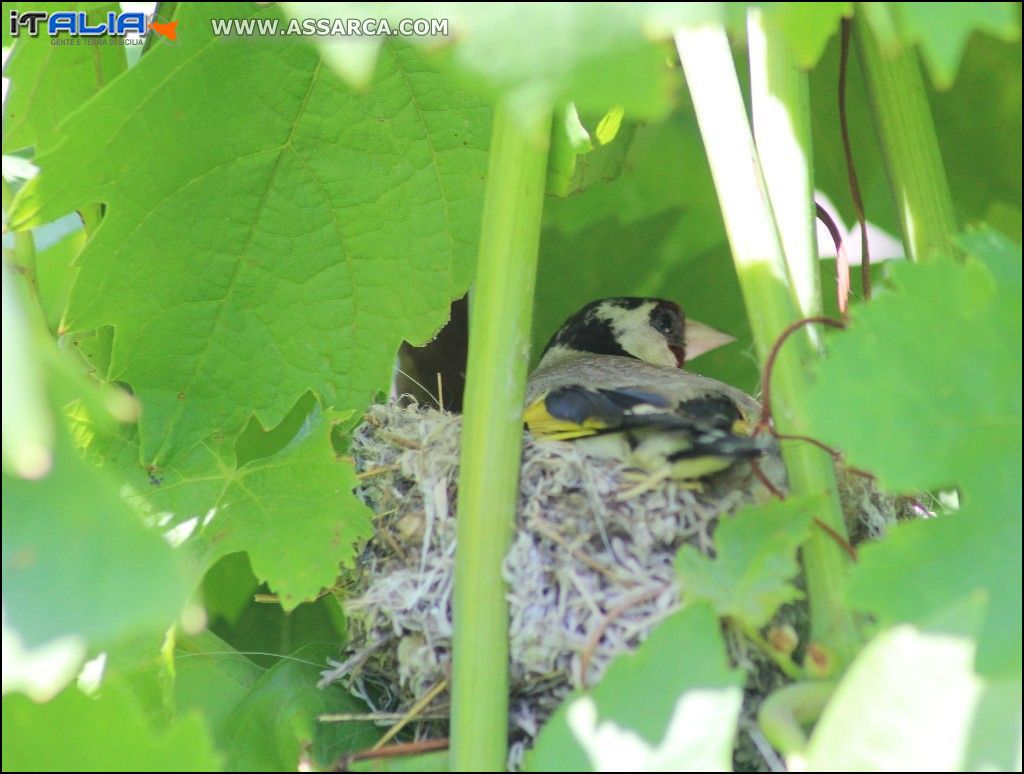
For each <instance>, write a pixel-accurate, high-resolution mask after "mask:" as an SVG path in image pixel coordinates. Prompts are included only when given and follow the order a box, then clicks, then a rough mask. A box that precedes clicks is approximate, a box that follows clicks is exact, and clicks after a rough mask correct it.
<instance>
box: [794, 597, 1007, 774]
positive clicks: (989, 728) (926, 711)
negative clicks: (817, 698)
mask: <svg viewBox="0 0 1024 774" xmlns="http://www.w3.org/2000/svg"><path fill="white" fill-rule="evenodd" d="M895 590H898V591H902V589H900V588H899V587H894V591H895ZM981 609H982V605H980V604H978V600H974V602H973V603H967V604H964V605H961V606H958V607H956V608H954V609H951V610H950V611H949V613H948V614H947V615H946V617H945V621H942V622H937V621H936V622H933V623H937V624H939V625H937V626H933V627H931V628H932V631H921V630H919V629H917V628H915V627H913V626H910V625H906V624H904V625H901V626H896V627H893V628H891V629H887V630H885V631H883V632H881V633H880V634H878V635H877V636H876V637H875V638H874V639H873V640H872V641H871V642H870V643H868V645H867V647H865V648H864V650H863V651H861V653H860V654H859V655H858V656H857V658H856V660H855V661H854V663H853V664H852V665H851V666H850V668H849V670H848V671H847V672H846V674H845V675H844V676H843V678H842V680H841V681H840V683H839V686H838V687H837V688H836V692H835V694H834V695H833V697H832V699H831V701H830V702H829V704H828V706H827V707H826V708H825V712H824V713H823V714H822V717H821V719H820V720H819V721H818V723H817V725H816V726H815V729H814V735H813V736H812V737H811V742H810V745H809V746H808V749H807V752H806V760H805V761H804V763H805V764H806V765H805V768H806V770H808V771H908V770H914V771H1014V770H1015V769H1019V768H1020V743H1021V730H1020V706H1021V687H1020V680H1019V678H1012V677H1011V678H1008V679H1003V680H997V681H985V680H981V679H980V678H979V677H978V676H977V675H976V674H975V672H974V670H973V668H972V661H973V660H974V653H973V651H974V638H973V636H972V635H973V634H974V632H973V631H972V626H971V625H970V623H969V622H976V621H977V619H978V618H979V614H980V613H981ZM965 624H967V625H965Z"/></svg>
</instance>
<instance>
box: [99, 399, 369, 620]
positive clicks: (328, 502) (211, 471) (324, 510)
mask: <svg viewBox="0 0 1024 774" xmlns="http://www.w3.org/2000/svg"><path fill="white" fill-rule="evenodd" d="M223 445H224V444H222V445H221V446H217V445H216V443H215V442H214V441H210V442H207V443H205V444H203V445H201V446H198V447H196V448H194V449H193V450H192V451H191V452H190V453H189V454H187V455H185V456H184V457H182V458H181V464H180V466H178V467H173V468H166V469H162V470H160V471H158V472H155V471H153V470H151V469H146V468H144V467H143V466H141V465H140V464H139V463H138V447H137V444H136V442H135V440H134V439H133V438H132V437H131V435H130V434H122V435H121V436H119V437H117V438H105V437H102V436H97V438H96V439H95V440H94V441H93V442H92V443H91V444H90V452H91V454H92V455H94V458H95V459H96V460H98V461H101V462H102V463H103V464H104V465H105V466H108V467H112V468H114V469H117V470H120V471H122V474H124V475H126V476H127V478H128V481H129V482H131V485H130V490H129V492H128V494H129V498H130V499H131V500H132V501H133V502H137V503H138V504H139V505H140V506H141V507H143V508H144V509H146V510H147V511H149V512H150V513H152V514H153V517H154V518H156V519H159V523H160V524H161V526H163V527H164V528H165V529H167V530H168V531H169V534H170V536H171V537H172V540H173V542H175V544H178V545H180V546H181V549H182V550H184V551H185V552H186V553H187V555H188V556H189V557H190V558H191V559H192V560H193V564H194V566H195V568H196V572H195V581H196V582H198V580H199V578H200V577H201V576H202V574H203V573H205V571H206V570H207V569H208V568H209V567H211V566H212V565H213V564H214V562H216V561H217V560H218V559H220V558H221V557H223V556H226V555H227V554H231V553H234V552H237V551H246V552H247V553H248V554H249V559H250V562H251V563H252V569H253V572H254V573H255V575H256V577H257V578H258V579H259V580H260V581H263V582H266V583H268V584H269V586H270V588H271V589H272V590H273V591H275V592H276V593H277V594H278V596H279V597H280V600H281V604H282V606H284V608H285V609H286V610H290V609H292V608H294V607H295V606H296V605H298V604H299V603H300V602H302V601H304V600H307V599H313V598H314V597H316V596H317V595H318V594H319V592H320V591H321V590H322V589H323V588H325V587H329V586H331V585H333V583H334V581H335V579H336V577H337V573H338V569H339V566H340V564H342V563H345V564H351V562H352V560H353V558H354V549H353V544H354V543H355V542H356V541H358V540H360V539H363V538H367V537H369V536H370V535H371V534H372V532H371V528H370V510H369V509H368V508H367V507H366V506H364V505H362V504H361V503H360V502H359V501H357V500H356V499H355V497H353V496H352V494H351V491H352V489H353V488H354V487H355V484H356V478H355V471H354V470H353V468H352V464H351V462H350V461H348V460H343V459H340V458H339V457H338V456H337V455H336V454H335V453H334V451H333V449H332V448H331V441H330V424H329V423H328V422H326V421H325V420H324V419H323V417H322V416H321V414H320V412H319V411H317V412H315V413H314V414H313V415H311V417H310V418H309V420H308V422H307V424H306V425H305V426H304V427H303V428H302V430H301V431H300V432H299V434H298V435H296V436H295V438H294V439H293V440H292V441H291V443H290V444H288V445H287V446H285V448H284V449H282V450H280V451H278V452H277V453H276V454H273V455H272V456H269V457H264V458H261V459H256V460H252V461H250V462H247V463H245V464H244V465H242V466H241V467H238V468H236V467H235V466H234V459H233V456H232V453H231V450H230V449H224V448H223Z"/></svg>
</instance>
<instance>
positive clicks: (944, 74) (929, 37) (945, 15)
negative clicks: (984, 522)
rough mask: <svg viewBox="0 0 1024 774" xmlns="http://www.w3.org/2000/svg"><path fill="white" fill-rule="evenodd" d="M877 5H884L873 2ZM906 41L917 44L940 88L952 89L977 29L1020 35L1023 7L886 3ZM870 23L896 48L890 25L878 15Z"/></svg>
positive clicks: (1004, 37)
mask: <svg viewBox="0 0 1024 774" xmlns="http://www.w3.org/2000/svg"><path fill="white" fill-rule="evenodd" d="M874 5H881V4H880V3H879V4H874ZM886 5H887V6H888V7H889V10H890V12H891V13H892V16H893V19H894V20H895V27H896V29H897V30H898V33H899V37H900V40H901V42H902V43H903V44H912V43H918V44H919V45H920V47H921V57H922V58H923V59H924V62H925V64H926V65H927V66H928V71H929V73H930V74H931V77H932V80H933V81H934V82H935V85H936V86H938V87H939V88H949V87H950V86H951V85H952V84H953V80H954V79H955V78H956V73H957V69H958V68H959V66H960V60H961V59H962V58H963V54H964V49H965V48H966V47H967V41H968V39H969V38H970V36H971V33H972V32H974V31H979V32H987V33H989V34H990V35H993V36H994V37H997V38H1001V39H1002V40H1007V41H1013V40H1018V39H1019V38H1020V21H1019V16H1020V9H1019V5H1018V4H1017V3H937V4H936V3H929V4H924V3H887V4H886ZM867 19H868V22H869V23H871V24H872V27H873V31H874V32H875V34H876V35H877V36H878V37H879V42H880V43H882V45H883V47H888V48H889V50H890V51H891V50H893V48H894V47H895V46H896V44H895V42H894V41H893V40H892V39H891V38H889V36H888V34H887V33H888V30H889V27H888V26H887V25H886V26H883V25H881V24H880V23H879V17H878V16H877V15H876V14H873V13H868V14H867Z"/></svg>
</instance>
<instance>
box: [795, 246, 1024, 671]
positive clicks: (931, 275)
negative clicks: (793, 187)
mask: <svg viewBox="0 0 1024 774" xmlns="http://www.w3.org/2000/svg"><path fill="white" fill-rule="evenodd" d="M966 244H967V245H968V247H969V249H970V250H971V251H972V252H974V253H975V254H976V255H977V257H976V258H972V259H970V260H968V261H967V262H966V263H964V264H955V263H952V262H949V261H938V262H935V263H932V264H928V265H910V264H908V265H901V266H897V267H895V270H894V272H893V284H892V287H891V288H889V289H888V290H887V292H885V293H884V294H879V296H878V297H877V298H876V299H875V301H874V302H872V303H871V304H870V305H869V306H867V307H863V308H858V309H855V310H854V314H853V321H852V324H851V326H850V330H849V331H847V332H844V333H841V334H837V335H835V336H833V337H832V338H831V339H830V352H829V356H828V358H827V359H826V360H825V361H824V362H823V363H822V364H821V366H820V368H819V374H818V383H817V385H816V387H815V389H814V390H813V391H812V393H811V394H810V395H809V396H808V399H807V409H808V413H809V415H810V416H811V418H812V426H813V429H814V432H815V433H816V434H817V435H818V436H819V437H821V438H822V439H823V440H825V441H826V442H828V443H830V444H833V445H836V446H838V447H840V448H842V449H843V450H844V451H845V452H846V453H847V455H848V457H849V459H850V462H851V463H853V464H855V465H859V466H861V467H866V468H868V469H870V470H872V471H874V472H876V473H877V474H878V476H879V481H880V483H882V484H883V485H885V486H887V487H890V488H893V489H897V490H903V491H915V490H922V489H930V488H938V487H950V486H958V487H959V489H960V492H961V503H962V505H963V508H962V510H961V511H960V512H959V513H956V514H949V515H944V516H941V517H940V518H939V519H937V520H930V521H927V522H923V523H916V524H909V525H904V526H900V527H898V528H896V529H895V530H893V532H892V533H891V534H890V535H889V537H888V538H887V539H886V540H885V541H882V542H881V543H880V544H878V545H876V546H871V547H867V548H865V549H864V551H863V559H862V561H861V562H860V563H859V565H858V566H857V568H856V569H855V572H854V578H853V585H852V587H851V595H852V596H851V599H852V600H853V601H854V602H855V603H856V604H858V605H859V606H860V607H862V608H864V609H868V610H871V611H872V612H874V613H876V614H877V615H879V616H880V617H881V618H882V619H883V620H886V621H914V622H917V623H919V624H922V623H924V622H925V621H926V620H927V619H928V618H929V617H931V616H933V615H935V613H936V611H937V610H939V609H941V608H943V607H945V606H947V605H949V604H951V603H953V602H955V601H958V600H960V599H962V598H963V597H964V596H965V595H971V594H974V593H978V592H979V591H980V592H981V593H982V595H983V596H984V598H985V599H987V601H988V608H987V613H986V617H985V623H984V624H983V626H982V629H981V638H982V639H981V643H980V646H979V649H978V664H977V666H978V668H979V669H980V670H982V671H984V672H985V673H999V672H1005V671H1007V670H1011V671H1019V670H1020V663H1021V662H1020V658H1021V656H1020V643H1021V639H1020V637H1021V634H1020V632H1021V625H1020V621H1021V618H1020V611H1021V606H1020V600H1021V596H1020V593H1021V592H1020V588H1021V583H1020V572H1021V569H1020V568H1021V558H1020V557H1021V532H1020V530H1021V526H1020V502H1021V484H1020V469H1021V446H1020V435H1021V397H1020V396H1021V366H1020V348H1021V284H1020V277H1021V273H1020V262H1021V258H1020V248H1019V247H1016V246H1013V245H1010V244H1009V243H1008V242H1006V240H1005V239H1004V238H1002V237H999V236H998V235H996V234H995V233H993V232H981V233H978V234H974V235H972V236H971V237H969V239H968V241H967V242H966ZM997 277H998V278H999V279H998V281H997V279H996V278H997ZM897 590H898V593H896V591H897Z"/></svg>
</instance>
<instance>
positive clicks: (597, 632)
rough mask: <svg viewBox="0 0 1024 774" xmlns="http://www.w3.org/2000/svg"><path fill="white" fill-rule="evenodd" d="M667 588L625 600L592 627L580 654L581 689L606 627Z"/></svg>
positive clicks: (585, 685) (663, 587) (584, 684)
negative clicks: (592, 629)
mask: <svg viewBox="0 0 1024 774" xmlns="http://www.w3.org/2000/svg"><path fill="white" fill-rule="evenodd" d="M668 588H669V587H668V586H667V585H666V586H660V587H658V588H656V589H651V590H649V591H646V592H644V593H643V594H638V595H637V596H635V597H633V598H632V599H627V600H626V601H625V602H623V603H622V604H620V605H617V606H615V607H613V608H612V609H611V610H609V611H608V613H607V615H605V617H604V618H602V619H601V623H599V624H598V625H597V626H596V627H594V631H593V632H591V634H590V636H589V637H588V638H587V642H586V644H584V646H583V650H582V651H581V652H580V685H581V686H582V687H583V688H586V687H587V672H589V671H590V660H591V659H592V658H593V657H594V651H595V650H597V646H598V645H599V644H600V643H601V638H602V637H604V635H605V632H607V631H608V627H609V626H611V625H612V624H613V623H614V622H615V620H616V619H617V618H618V617H619V616H621V615H622V614H623V613H626V612H627V611H629V610H630V609H632V608H634V607H636V606H637V605H642V604H643V603H644V602H649V601H650V600H652V599H656V598H657V597H658V596H659V595H660V594H662V593H664V592H665V591H666V590H667V589H668Z"/></svg>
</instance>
